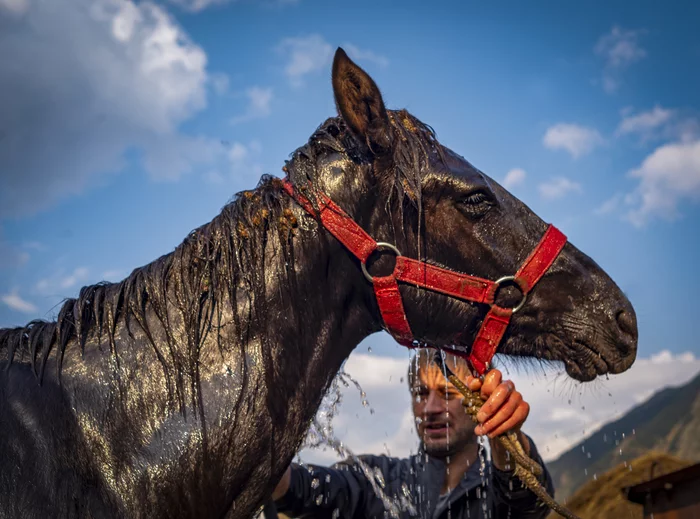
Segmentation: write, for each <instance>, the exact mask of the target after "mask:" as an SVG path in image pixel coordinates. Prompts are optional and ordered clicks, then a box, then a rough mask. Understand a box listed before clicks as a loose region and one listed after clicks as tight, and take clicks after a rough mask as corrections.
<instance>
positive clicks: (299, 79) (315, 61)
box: [276, 34, 389, 87]
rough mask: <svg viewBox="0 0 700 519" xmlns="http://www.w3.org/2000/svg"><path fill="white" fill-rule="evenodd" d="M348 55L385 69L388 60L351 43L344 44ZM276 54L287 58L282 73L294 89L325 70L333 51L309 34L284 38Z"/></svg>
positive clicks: (314, 35)
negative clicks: (311, 76)
mask: <svg viewBox="0 0 700 519" xmlns="http://www.w3.org/2000/svg"><path fill="white" fill-rule="evenodd" d="M344 49H345V50H346V51H347V53H348V55H349V56H350V57H351V58H352V59H353V60H355V61H357V62H373V63H375V64H376V65H379V66H380V67H386V66H387V65H388V64H389V60H388V59H387V58H385V57H384V56H380V55H378V54H376V53H374V52H373V51H371V50H367V49H360V48H358V47H357V46H355V45H352V44H351V43H346V44H344ZM276 50H277V52H279V53H280V54H282V55H283V56H285V57H286V58H287V65H286V67H285V69H284V72H285V74H286V76H287V78H288V79H289V82H290V83H291V85H292V86H294V87H299V86H301V85H303V84H304V77H305V76H307V75H308V74H311V73H313V72H318V71H319V70H324V69H326V68H327V67H328V66H329V65H330V64H331V61H332V59H333V53H334V51H335V49H334V48H333V46H331V44H330V43H328V42H327V41H326V40H325V38H324V37H323V36H321V35H320V34H311V35H309V36H301V37H298V38H285V39H284V40H282V41H281V42H280V44H279V45H278V46H277V48H276Z"/></svg>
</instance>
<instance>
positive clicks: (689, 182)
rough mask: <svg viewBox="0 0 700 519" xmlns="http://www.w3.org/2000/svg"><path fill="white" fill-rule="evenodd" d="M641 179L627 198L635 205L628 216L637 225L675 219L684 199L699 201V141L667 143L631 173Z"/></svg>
mask: <svg viewBox="0 0 700 519" xmlns="http://www.w3.org/2000/svg"><path fill="white" fill-rule="evenodd" d="M628 175H629V176H630V177H631V178H636V179H639V185H638V186H637V188H636V189H635V190H634V191H633V192H632V193H631V194H630V195H628V197H627V202H628V203H629V204H630V205H633V206H635V207H633V208H632V209H631V210H630V211H629V212H628V213H627V215H626V218H627V219H628V220H629V221H630V222H632V223H633V224H634V225H635V226H638V227H641V226H643V225H645V224H646V223H647V222H648V221H649V220H650V219H651V218H653V217H661V218H664V219H666V220H669V221H670V220H673V219H675V218H677V217H678V216H679V214H680V213H679V211H678V205H679V204H680V203H681V201H683V200H691V201H697V200H700V140H695V141H689V142H677V143H671V144H665V145H663V146H660V147H658V148H657V149H656V150H654V151H653V152H652V153H651V154H650V155H649V156H648V157H646V158H645V159H644V161H643V162H642V164H641V165H640V166H639V167H638V168H636V169H633V170H632V171H630V172H629V174H628Z"/></svg>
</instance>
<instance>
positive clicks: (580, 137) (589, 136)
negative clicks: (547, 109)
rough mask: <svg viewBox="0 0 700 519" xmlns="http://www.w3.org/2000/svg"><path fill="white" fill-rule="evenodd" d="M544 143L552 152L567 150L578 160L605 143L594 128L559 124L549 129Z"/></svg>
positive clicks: (543, 140)
mask: <svg viewBox="0 0 700 519" xmlns="http://www.w3.org/2000/svg"><path fill="white" fill-rule="evenodd" d="M542 142H543V144H544V145H545V147H547V148H549V149H550V150H558V149H561V150H566V151H568V152H569V153H570V154H571V156H572V157H573V158H575V159H577V158H579V157H581V156H583V155H586V154H588V153H590V152H591V151H593V149H594V148H595V147H596V146H598V145H600V144H602V143H603V142H604V141H603V137H601V135H600V133H598V131H597V130H595V129H593V128H587V127H585V126H580V125H578V124H569V123H559V124H555V125H554V126H551V127H549V128H548V129H547V131H546V132H545V134H544V138H543V139H542Z"/></svg>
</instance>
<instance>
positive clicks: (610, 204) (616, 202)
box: [593, 193, 624, 215]
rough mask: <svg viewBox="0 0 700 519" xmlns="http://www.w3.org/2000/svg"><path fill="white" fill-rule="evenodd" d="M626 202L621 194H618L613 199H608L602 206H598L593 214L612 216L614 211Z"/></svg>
mask: <svg viewBox="0 0 700 519" xmlns="http://www.w3.org/2000/svg"><path fill="white" fill-rule="evenodd" d="M623 200H624V197H623V196H622V195H621V194H620V193H617V194H615V195H613V196H612V197H611V198H608V199H607V200H606V201H605V202H603V203H602V204H601V205H600V206H598V207H597V208H596V209H595V210H594V211H593V212H594V213H595V214H598V215H603V214H610V213H612V212H613V211H615V210H616V209H617V208H618V207H620V204H621V203H622V201H623Z"/></svg>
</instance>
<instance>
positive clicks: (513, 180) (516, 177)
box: [503, 168, 527, 189]
mask: <svg viewBox="0 0 700 519" xmlns="http://www.w3.org/2000/svg"><path fill="white" fill-rule="evenodd" d="M526 176H527V173H525V170H524V169H520V168H514V169H511V170H510V171H509V172H508V173H506V176H505V178H504V179H503V187H505V188H506V189H511V188H513V187H515V186H518V185H520V184H522V183H523V182H524V181H525V177H526Z"/></svg>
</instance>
